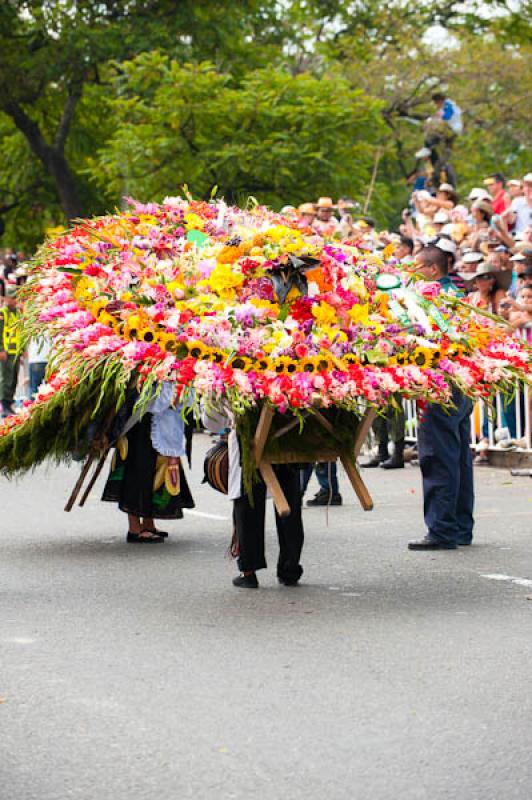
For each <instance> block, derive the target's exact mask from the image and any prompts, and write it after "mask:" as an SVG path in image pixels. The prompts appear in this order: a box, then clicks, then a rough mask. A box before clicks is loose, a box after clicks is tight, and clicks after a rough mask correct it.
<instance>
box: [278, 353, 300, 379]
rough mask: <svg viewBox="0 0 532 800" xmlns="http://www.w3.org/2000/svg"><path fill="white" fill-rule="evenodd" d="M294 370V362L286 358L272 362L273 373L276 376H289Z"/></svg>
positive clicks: (282, 357)
mask: <svg viewBox="0 0 532 800" xmlns="http://www.w3.org/2000/svg"><path fill="white" fill-rule="evenodd" d="M296 369H297V366H296V362H295V361H294V360H293V359H291V358H289V357H288V356H279V357H278V358H276V359H275V360H274V362H273V371H274V372H276V373H277V374H278V375H291V374H292V373H293V372H295V371H296Z"/></svg>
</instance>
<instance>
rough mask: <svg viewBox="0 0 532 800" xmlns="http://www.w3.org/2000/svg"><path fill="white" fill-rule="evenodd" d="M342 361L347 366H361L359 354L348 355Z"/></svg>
mask: <svg viewBox="0 0 532 800" xmlns="http://www.w3.org/2000/svg"><path fill="white" fill-rule="evenodd" d="M340 361H342V362H344V363H346V364H360V359H359V357H358V354H357V353H346V354H345V355H344V356H342V358H341V359H340Z"/></svg>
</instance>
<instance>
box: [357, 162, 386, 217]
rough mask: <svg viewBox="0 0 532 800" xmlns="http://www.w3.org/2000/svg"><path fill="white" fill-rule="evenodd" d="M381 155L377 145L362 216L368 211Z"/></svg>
mask: <svg viewBox="0 0 532 800" xmlns="http://www.w3.org/2000/svg"><path fill="white" fill-rule="evenodd" d="M381 156H382V147H377V152H376V153H375V162H374V164H373V173H372V175H371V180H370V182H369V187H368V193H367V195H366V199H365V201H364V208H363V210H362V213H363V214H364V216H365V215H366V214H367V213H368V209H369V204H370V201H371V195H372V194H373V190H374V188H375V181H376V180H377V171H378V169H379V161H380V160H381Z"/></svg>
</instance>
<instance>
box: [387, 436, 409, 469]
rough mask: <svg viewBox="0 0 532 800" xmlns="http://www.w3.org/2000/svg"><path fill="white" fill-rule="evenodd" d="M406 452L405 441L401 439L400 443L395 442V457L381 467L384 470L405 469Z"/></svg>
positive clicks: (388, 459)
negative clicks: (404, 456)
mask: <svg viewBox="0 0 532 800" xmlns="http://www.w3.org/2000/svg"><path fill="white" fill-rule="evenodd" d="M404 450H405V440H404V439H399V441H398V442H394V445H393V456H392V457H391V458H387V459H386V461H383V462H382V464H381V467H382V468H383V469H403V467H404V465H405V460H404V458H403V453H404Z"/></svg>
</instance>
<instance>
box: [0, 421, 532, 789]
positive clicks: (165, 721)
mask: <svg viewBox="0 0 532 800" xmlns="http://www.w3.org/2000/svg"><path fill="white" fill-rule="evenodd" d="M208 443H209V442H208V439H207V437H206V436H204V435H199V436H198V437H196V439H195V449H196V453H195V461H196V464H195V468H194V470H193V475H192V479H191V485H192V488H193V491H194V494H195V498H196V503H197V509H196V512H194V513H193V514H189V515H187V517H186V518H185V519H184V520H183V521H182V522H176V523H171V528H170V530H171V531H172V533H171V537H170V539H169V540H168V541H167V542H166V543H165V544H163V545H157V546H153V547H135V546H130V545H126V544H125V541H124V533H125V527H124V520H123V518H122V515H121V514H120V513H119V512H118V511H117V510H115V508H114V507H112V506H109V505H108V504H105V505H104V504H102V503H100V502H99V501H98V494H99V493H98V491H95V492H94V495H93V497H92V498H91V499H90V501H89V502H88V504H87V507H86V509H84V510H79V509H77V510H75V511H73V512H72V513H71V514H65V513H64V512H63V511H62V507H63V505H64V502H65V500H66V498H67V496H68V494H69V491H70V488H71V486H72V484H73V483H74V481H75V479H76V477H77V469H78V468H76V467H73V468H71V469H66V468H62V469H39V470H38V471H37V472H36V473H35V474H34V475H33V476H29V477H26V478H24V479H23V480H21V481H20V482H19V483H17V484H14V483H8V482H7V481H5V480H2V481H1V482H0V515H1V522H0V524H1V527H2V535H1V541H0V615H1V625H0V798H1V800H65V798H75V799H76V800H141V799H142V800H144V798H146V799H148V798H149V799H150V800H152V798H154V799H156V800H184V799H185V798H195V799H196V800H211V799H212V800H226V799H227V800H229V798H237V799H238V800H244V798H253V799H254V798H260V800H277V799H278V798H279V800H284V798H290V799H291V800H299V799H300V798H301V800H303V798H305V800H314V798H315V799H316V800H318V799H319V800H321V799H322V798H326V800H443V798H453V800H477V798H478V800H503V799H504V800H512V799H514V798H515V800H530V798H532V481H530V479H529V478H511V477H510V476H509V473H508V472H506V471H501V470H492V469H489V468H488V469H481V470H479V471H478V472H477V495H478V506H477V509H478V513H477V520H478V522H477V535H476V543H475V545H474V546H473V547H471V548H461V549H460V550H458V551H451V552H440V553H432V554H428V553H411V552H408V551H407V549H406V543H407V541H408V539H409V538H412V537H413V536H417V535H418V534H420V533H422V514H421V492H420V476H419V472H418V470H417V469H416V468H415V467H411V466H409V467H408V468H406V469H405V470H403V471H397V472H393V473H385V472H383V471H382V470H371V471H370V470H368V471H366V472H365V476H366V479H367V482H368V485H369V487H370V489H371V490H372V493H373V496H374V499H375V505H376V507H375V510H374V511H373V512H370V513H364V512H362V511H361V510H360V508H359V507H358V506H357V503H356V499H355V496H354V494H353V493H352V491H351V490H350V489H349V488H348V485H347V483H346V480H345V477H344V476H342V491H343V494H344V498H345V505H344V506H343V507H342V508H332V509H330V511H329V512H328V514H327V512H326V511H325V510H322V509H309V510H306V511H305V526H306V533H307V540H306V545H305V550H304V554H303V556H304V558H303V564H304V567H305V575H304V579H303V582H302V585H301V586H299V587H297V588H295V589H293V588H292V589H290V588H286V587H280V586H278V585H277V583H276V581H275V569H274V566H275V559H276V547H275V541H274V535H273V532H272V524H271V522H272V514H271V510H270V511H269V514H270V517H269V519H270V526H269V527H270V533H269V539H268V551H269V554H270V562H271V565H272V568H270V570H268V571H267V572H263V573H261V575H260V579H261V588H260V590H259V591H244V590H237V589H234V588H233V587H232V585H231V578H232V577H233V575H234V574H235V572H236V570H235V566H234V564H232V563H231V562H230V561H229V560H228V559H227V558H226V557H225V551H226V548H227V544H228V540H229V535H230V522H229V516H230V507H229V503H228V502H227V500H226V499H225V498H224V497H223V496H221V495H217V494H216V493H215V492H213V491H212V490H211V489H209V488H207V487H204V486H200V474H199V473H200V467H201V463H202V457H201V454H202V451H203V450H204V449H205V447H206V446H207V445H208ZM313 486H314V484H313ZM485 576H491V577H485ZM496 576H498V579H496ZM511 578H513V579H517V580H518V582H515V580H513V581H512V580H510V579H511ZM523 579H524V580H523ZM519 581H520V582H519ZM527 581H528V583H527Z"/></svg>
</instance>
